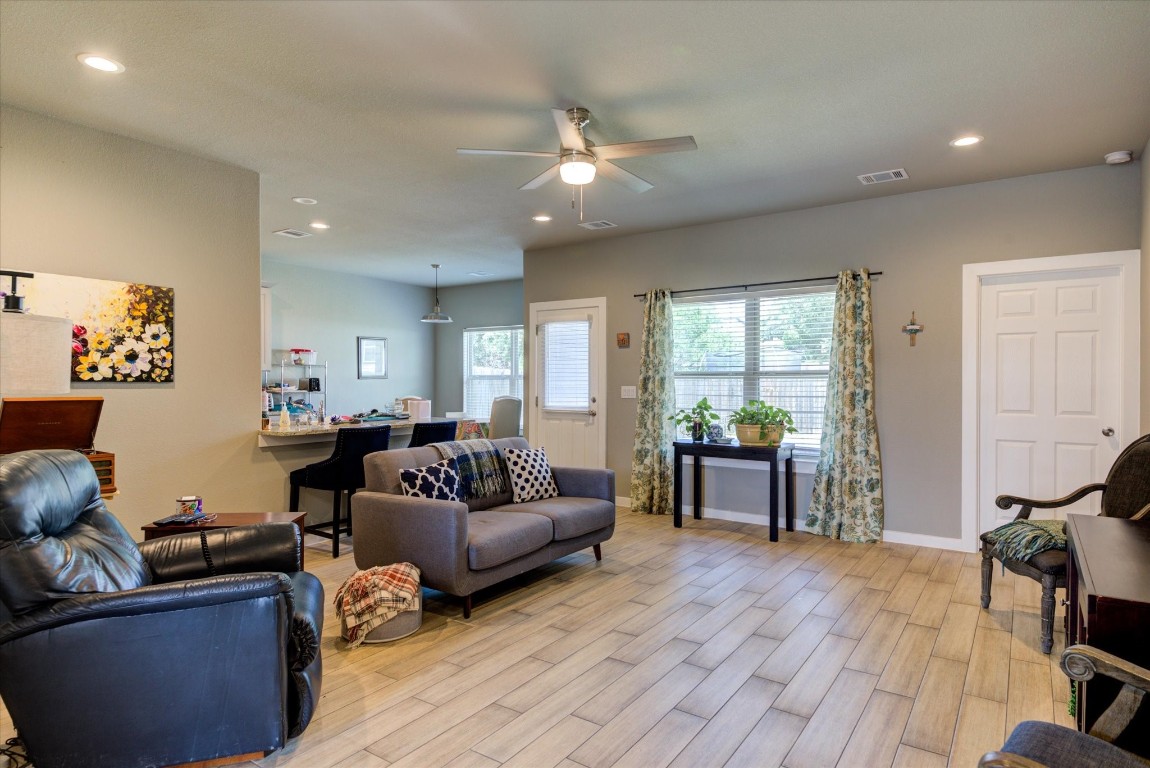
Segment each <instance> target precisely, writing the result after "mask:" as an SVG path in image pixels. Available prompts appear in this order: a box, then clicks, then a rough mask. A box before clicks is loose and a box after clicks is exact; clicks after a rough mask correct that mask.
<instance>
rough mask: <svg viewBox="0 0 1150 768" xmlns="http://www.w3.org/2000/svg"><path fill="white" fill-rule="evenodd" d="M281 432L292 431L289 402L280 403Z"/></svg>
mask: <svg viewBox="0 0 1150 768" xmlns="http://www.w3.org/2000/svg"><path fill="white" fill-rule="evenodd" d="M279 427H280V432H290V431H291V414H289V413H288V407H287V403H280V422H279Z"/></svg>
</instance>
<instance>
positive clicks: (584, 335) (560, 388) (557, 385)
mask: <svg viewBox="0 0 1150 768" xmlns="http://www.w3.org/2000/svg"><path fill="white" fill-rule="evenodd" d="M590 352H591V322H590V321H589V320H557V321H552V322H549V323H542V324H541V325H540V326H539V354H540V356H541V357H542V358H543V366H542V369H541V375H542V379H543V380H542V381H541V382H540V386H539V390H540V392H542V394H543V408H544V410H548V411H586V410H588V409H589V408H590V407H591V369H590V365H589V364H590Z"/></svg>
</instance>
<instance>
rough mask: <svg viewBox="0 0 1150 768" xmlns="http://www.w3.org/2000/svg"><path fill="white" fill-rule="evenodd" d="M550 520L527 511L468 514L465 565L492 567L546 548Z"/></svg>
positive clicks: (549, 535) (484, 511)
mask: <svg viewBox="0 0 1150 768" xmlns="http://www.w3.org/2000/svg"><path fill="white" fill-rule="evenodd" d="M551 534H552V525H551V521H550V520H549V519H547V518H546V517H542V516H541V515H533V514H531V513H529V512H496V511H494V510H489V509H487V510H481V511H479V512H471V513H469V514H468V515H467V566H468V568H470V569H471V570H473V571H480V570H483V569H484V568H494V567H495V566H497V565H502V564H503V563H506V562H508V561H510V560H514V559H515V558H517V557H522V556H523V555H529V554H531V553H532V552H536V551H538V550H540V549H542V548H543V547H545V546H547V545H548V544H549V543H550V542H551V539H552V535H551Z"/></svg>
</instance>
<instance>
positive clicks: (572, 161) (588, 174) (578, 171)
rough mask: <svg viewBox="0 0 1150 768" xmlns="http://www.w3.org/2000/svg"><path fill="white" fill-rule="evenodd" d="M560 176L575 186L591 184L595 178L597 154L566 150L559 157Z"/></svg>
mask: <svg viewBox="0 0 1150 768" xmlns="http://www.w3.org/2000/svg"><path fill="white" fill-rule="evenodd" d="M559 178H561V179H563V181H564V182H565V183H567V184H570V185H572V186H575V187H578V186H582V185H584V184H590V183H591V181H592V180H593V179H594V178H595V156H594V155H592V154H590V153H589V152H579V151H572V152H564V153H563V155H562V156H560V158H559Z"/></svg>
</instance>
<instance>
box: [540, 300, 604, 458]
mask: <svg viewBox="0 0 1150 768" xmlns="http://www.w3.org/2000/svg"><path fill="white" fill-rule="evenodd" d="M606 304H607V300H606V299H605V298H597V299H580V300H573V301H555V302H541V303H536V304H531V306H530V308H529V319H530V327H531V329H532V331H533V333H532V335H531V339H532V342H531V360H532V371H533V376H532V382H531V386H532V390H533V392H532V397H531V401H530V405H529V412H530V414H531V415H530V419H529V423H528V437H529V438H530V440H531V444H532V445H535V446H543V447H545V448H546V449H547V458H548V460H549V461H550V462H551V463H552V464H555V465H557V466H565V467H605V466H606V465H607V435H606V430H605V428H604V424H605V419H606V407H605V406H606V403H605V402H604V397H603V395H604V392H605V390H606V365H605V364H604V354H605V351H606V333H605V328H606V322H605V320H606V314H607V312H606Z"/></svg>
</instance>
